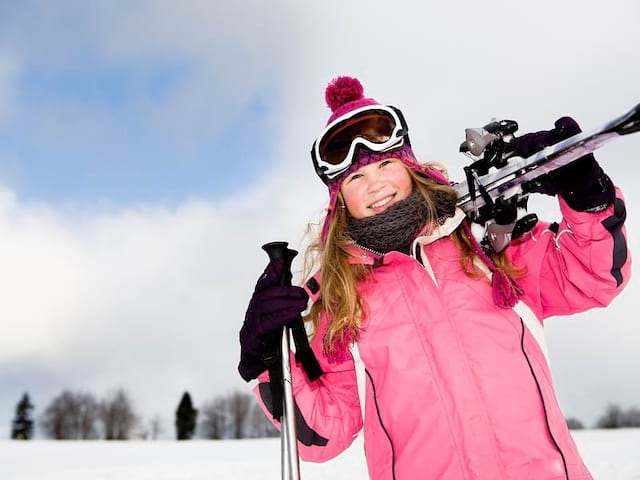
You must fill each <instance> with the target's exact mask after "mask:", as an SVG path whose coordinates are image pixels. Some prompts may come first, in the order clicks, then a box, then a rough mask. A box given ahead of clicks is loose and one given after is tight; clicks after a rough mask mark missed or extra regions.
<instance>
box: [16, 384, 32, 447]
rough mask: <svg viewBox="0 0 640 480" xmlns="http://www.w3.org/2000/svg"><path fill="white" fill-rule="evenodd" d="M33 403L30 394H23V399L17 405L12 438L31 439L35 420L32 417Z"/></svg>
mask: <svg viewBox="0 0 640 480" xmlns="http://www.w3.org/2000/svg"><path fill="white" fill-rule="evenodd" d="M31 410H33V405H32V404H31V401H30V400H29V394H27V393H25V394H23V395H22V399H21V400H20V401H19V402H18V405H17V406H16V417H15V418H14V420H13V425H12V428H11V438H12V439H14V440H30V439H31V437H32V436H33V420H32V419H31Z"/></svg>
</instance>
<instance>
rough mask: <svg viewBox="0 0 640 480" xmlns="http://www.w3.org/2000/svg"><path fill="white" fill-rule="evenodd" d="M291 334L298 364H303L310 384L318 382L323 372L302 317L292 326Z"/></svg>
mask: <svg viewBox="0 0 640 480" xmlns="http://www.w3.org/2000/svg"><path fill="white" fill-rule="evenodd" d="M291 334H292V335H293V343H295V345H296V363H298V364H302V368H303V369H304V372H305V373H306V374H307V378H308V379H309V381H310V382H313V381H314V380H317V379H318V378H320V375H322V373H323V372H322V368H321V367H320V364H319V363H318V359H317V358H316V356H315V355H314V353H313V350H311V346H310V345H309V337H307V331H306V330H305V329H304V322H303V321H302V317H298V319H297V320H296V321H295V322H293V324H291Z"/></svg>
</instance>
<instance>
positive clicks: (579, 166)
mask: <svg viewBox="0 0 640 480" xmlns="http://www.w3.org/2000/svg"><path fill="white" fill-rule="evenodd" d="M581 131H582V130H581V129H580V127H579V126H578V124H577V123H576V121H575V120H574V119H573V118H571V117H562V118H560V119H558V120H557V121H556V123H555V127H554V128H553V129H551V130H543V131H540V132H535V133H527V134H526V135H522V136H521V137H517V138H514V139H513V141H512V142H511V146H512V148H513V150H514V152H515V153H516V155H519V156H521V157H523V158H526V157H529V156H531V155H533V154H534V153H536V152H539V151H540V150H542V149H544V148H545V147H548V146H550V145H554V144H556V143H558V142H561V141H562V140H565V139H567V138H569V137H572V136H573V135H576V134H577V133H580V132H581ZM523 190H524V191H525V192H535V193H543V194H545V195H560V196H561V197H562V198H563V199H564V200H565V201H566V202H567V204H568V205H569V206H570V207H571V208H572V209H573V210H576V211H579V212H586V211H601V210H604V209H605V208H606V207H608V206H609V205H611V204H612V203H613V201H614V200H615V188H614V186H613V183H612V182H611V179H610V178H609V177H608V176H607V174H605V173H604V172H603V171H602V168H600V165H598V162H596V159H595V158H594V156H593V154H591V153H590V154H588V155H585V156H583V157H580V158H578V159H577V160H574V161H573V162H571V163H570V164H568V165H565V166H564V167H560V168H559V169H557V170H555V171H553V172H549V173H547V174H545V175H541V176H540V177H538V178H536V179H535V180H532V181H531V182H528V183H526V184H525V185H523Z"/></svg>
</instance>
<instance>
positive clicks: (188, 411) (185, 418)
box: [176, 392, 198, 440]
mask: <svg viewBox="0 0 640 480" xmlns="http://www.w3.org/2000/svg"><path fill="white" fill-rule="evenodd" d="M197 418H198V410H196V409H195V408H193V403H192V402H191V395H189V392H184V395H182V400H180V404H179V405H178V409H177V410H176V435H177V438H178V440H190V439H191V438H192V437H193V434H194V433H195V431H196V420H197Z"/></svg>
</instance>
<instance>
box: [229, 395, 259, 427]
mask: <svg viewBox="0 0 640 480" xmlns="http://www.w3.org/2000/svg"><path fill="white" fill-rule="evenodd" d="M253 401H254V400H253V396H252V395H250V394H248V393H243V392H239V391H234V392H232V393H231V395H229V397H228V399H227V409H228V411H229V419H230V424H229V427H230V435H231V438H244V437H245V428H246V424H247V417H248V415H249V411H250V409H251V404H252V403H253Z"/></svg>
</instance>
